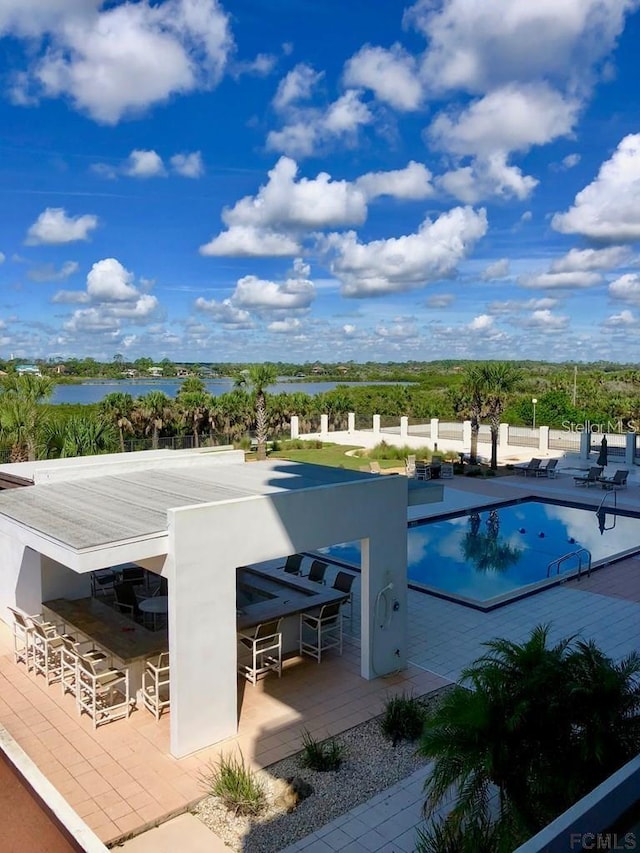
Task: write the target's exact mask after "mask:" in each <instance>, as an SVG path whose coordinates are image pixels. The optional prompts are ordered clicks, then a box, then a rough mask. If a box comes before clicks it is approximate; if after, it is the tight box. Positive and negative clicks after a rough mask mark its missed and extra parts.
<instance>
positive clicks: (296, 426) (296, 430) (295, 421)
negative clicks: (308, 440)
mask: <svg viewBox="0 0 640 853" xmlns="http://www.w3.org/2000/svg"><path fill="white" fill-rule="evenodd" d="M299 435H300V418H299V417H298V416H297V415H291V438H298V436H299Z"/></svg>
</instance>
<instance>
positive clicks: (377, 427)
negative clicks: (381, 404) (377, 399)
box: [373, 415, 380, 435]
mask: <svg viewBox="0 0 640 853" xmlns="http://www.w3.org/2000/svg"><path fill="white" fill-rule="evenodd" d="M373 434H374V435H380V415H374V416H373Z"/></svg>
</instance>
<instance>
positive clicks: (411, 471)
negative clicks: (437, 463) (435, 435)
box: [404, 454, 416, 477]
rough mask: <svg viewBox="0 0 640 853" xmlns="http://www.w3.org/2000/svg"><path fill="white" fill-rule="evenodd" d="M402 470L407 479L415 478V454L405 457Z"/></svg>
mask: <svg viewBox="0 0 640 853" xmlns="http://www.w3.org/2000/svg"><path fill="white" fill-rule="evenodd" d="M404 470H405V474H406V475H407V477H415V475H416V457H415V454H411V455H409V456H407V458H406V459H405V460H404Z"/></svg>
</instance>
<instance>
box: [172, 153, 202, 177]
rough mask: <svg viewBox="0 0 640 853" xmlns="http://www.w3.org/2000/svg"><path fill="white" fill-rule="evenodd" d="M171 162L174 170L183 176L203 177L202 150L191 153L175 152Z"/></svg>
mask: <svg viewBox="0 0 640 853" xmlns="http://www.w3.org/2000/svg"><path fill="white" fill-rule="evenodd" d="M169 162H170V163H171V167H172V169H173V171H174V172H176V173H177V174H178V175H181V176H182V177H183V178H201V177H202V176H203V175H204V164H203V162H202V154H201V153H200V151H192V152H191V153H190V154H174V155H173V157H172V158H171V160H170V161H169Z"/></svg>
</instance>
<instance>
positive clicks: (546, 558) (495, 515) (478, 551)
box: [325, 500, 640, 603]
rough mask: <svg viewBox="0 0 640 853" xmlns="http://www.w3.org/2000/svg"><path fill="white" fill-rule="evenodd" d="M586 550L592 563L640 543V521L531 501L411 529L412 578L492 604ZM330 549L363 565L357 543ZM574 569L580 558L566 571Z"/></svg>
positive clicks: (340, 557) (639, 546) (570, 562)
mask: <svg viewBox="0 0 640 853" xmlns="http://www.w3.org/2000/svg"><path fill="white" fill-rule="evenodd" d="M580 548H586V549H587V550H588V551H590V552H591V555H592V561H593V564H597V563H599V562H607V561H608V560H610V559H611V558H612V557H613V556H615V555H617V554H620V553H622V552H625V551H628V550H633V549H640V519H638V518H632V517H629V516H626V515H619V514H618V515H614V514H613V513H612V512H611V510H610V509H609V508H607V512H606V516H602V515H601V516H600V517H598V515H597V514H596V512H595V510H594V509H582V508H577V507H572V506H563V505H560V504H554V503H548V502H542V501H534V500H530V501H522V502H520V503H517V504H512V505H510V506H501V507H498V508H491V509H486V508H480V509H478V510H476V511H473V512H467V513H464V514H462V515H458V516H455V517H452V518H447V519H443V520H440V521H423V522H418V523H416V524H412V525H411V526H410V527H409V529H408V534H407V558H408V578H409V581H410V582H412V583H415V584H418V585H423V586H426V587H429V588H432V589H434V590H437V591H440V592H443V593H445V594H448V595H452V596H453V597H460V598H463V599H471V600H472V601H474V602H477V603H481V602H488V601H489V600H490V599H493V598H496V597H497V596H511V595H513V594H515V593H516V592H517V591H519V590H521V589H522V588H523V587H526V586H528V585H530V584H534V583H537V582H539V581H544V580H546V578H547V569H548V567H549V563H551V562H552V561H553V560H557V559H558V558H559V557H561V556H563V555H565V554H568V553H572V552H575V551H577V550H579V549H580ZM325 552H326V553H328V554H330V555H331V556H333V557H334V558H335V559H337V560H341V561H344V562H346V563H351V564H353V565H359V564H360V544H359V543H358V542H350V543H346V544H344V545H337V546H334V547H332V548H329V549H326V550H325ZM576 567H577V558H574V559H571V560H567V561H566V562H565V563H563V565H562V570H563V571H572V570H575V569H576ZM553 575H554V576H555V569H553Z"/></svg>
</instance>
